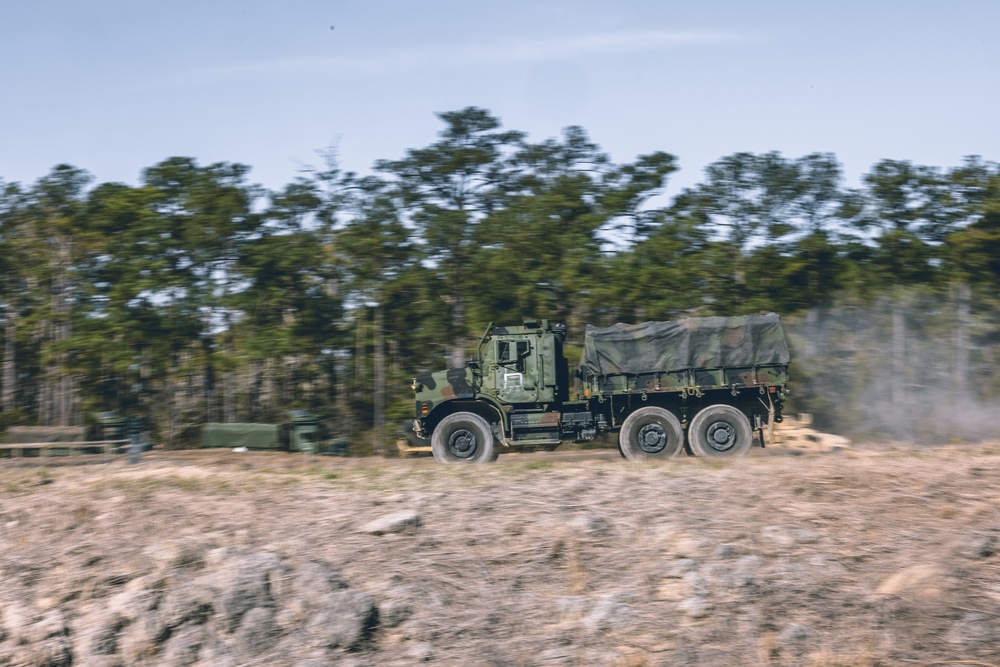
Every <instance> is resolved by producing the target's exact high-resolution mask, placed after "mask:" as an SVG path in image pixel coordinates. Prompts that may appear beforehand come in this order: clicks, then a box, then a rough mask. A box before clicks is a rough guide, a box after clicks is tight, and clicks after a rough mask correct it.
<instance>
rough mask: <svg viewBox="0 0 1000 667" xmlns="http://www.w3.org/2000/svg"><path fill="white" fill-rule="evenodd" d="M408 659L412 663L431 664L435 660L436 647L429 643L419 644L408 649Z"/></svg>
mask: <svg viewBox="0 0 1000 667" xmlns="http://www.w3.org/2000/svg"><path fill="white" fill-rule="evenodd" d="M406 657H407V658H408V659H409V660H410V661H412V662H430V661H431V660H433V659H434V647H433V646H432V645H430V644H428V643H427V642H417V643H415V644H413V645H412V646H410V648H409V649H407V651H406Z"/></svg>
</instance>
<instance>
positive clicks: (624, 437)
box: [618, 406, 684, 461]
mask: <svg viewBox="0 0 1000 667" xmlns="http://www.w3.org/2000/svg"><path fill="white" fill-rule="evenodd" d="M683 445H684V431H683V430H682V429H681V423H680V421H679V420H678V419H677V417H675V416H674V414H673V413H672V412H670V411H669V410H666V409H664V408H658V407H654V406H649V407H645V408H639V409H638V410H636V411H635V412H633V413H632V414H630V415H629V416H628V417H626V418H625V423H623V424H622V430H621V431H619V432H618V451H620V452H621V454H622V456H624V457H625V458H627V459H630V460H632V461H642V460H645V459H651V458H672V457H674V456H677V454H678V453H679V452H680V451H681V448H682V447H683Z"/></svg>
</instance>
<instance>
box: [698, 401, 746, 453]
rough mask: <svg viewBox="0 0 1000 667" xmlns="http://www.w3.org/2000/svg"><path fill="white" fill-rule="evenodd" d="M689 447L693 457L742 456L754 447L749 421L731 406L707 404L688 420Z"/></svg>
mask: <svg viewBox="0 0 1000 667" xmlns="http://www.w3.org/2000/svg"><path fill="white" fill-rule="evenodd" d="M688 444H689V445H690V446H691V451H692V452H693V453H694V455H695V456H709V457H715V458H735V457H737V456H743V455H744V454H746V453H747V450H749V449H750V445H751V444H753V431H752V430H751V429H750V420H749V419H747V417H746V415H744V414H743V413H742V412H740V411H739V410H737V409H736V408H734V407H733V406H731V405H709V406H708V407H706V408H704V409H703V410H702V411H701V412H699V413H698V414H696V415H695V416H694V419H692V420H691V424H690V425H689V426H688Z"/></svg>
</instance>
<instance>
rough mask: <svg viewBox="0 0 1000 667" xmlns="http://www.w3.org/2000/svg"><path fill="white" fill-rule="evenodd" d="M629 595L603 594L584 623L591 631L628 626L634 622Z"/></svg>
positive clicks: (585, 617)
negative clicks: (628, 603)
mask: <svg viewBox="0 0 1000 667" xmlns="http://www.w3.org/2000/svg"><path fill="white" fill-rule="evenodd" d="M628 600H629V596H628V595H626V594H624V593H612V594H611V595H602V596H601V598H600V599H599V600H598V602H597V604H596V605H594V608H593V609H592V610H591V611H590V613H589V614H587V615H586V616H584V617H583V620H582V623H583V626H584V627H585V628H587V629H588V630H590V631H591V632H599V631H602V630H611V629H614V628H624V627H628V626H629V625H630V624H631V623H632V610H631V608H629V606H628V605H627V604H625V603H626V602H627V601H628Z"/></svg>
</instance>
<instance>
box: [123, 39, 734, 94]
mask: <svg viewBox="0 0 1000 667" xmlns="http://www.w3.org/2000/svg"><path fill="white" fill-rule="evenodd" d="M743 41H747V37H746V36H744V35H740V34H736V33H728V32H711V31H690V32H672V31H663V30H642V31H632V32H617V33H604V34H591V35H580V36H569V37H556V38H552V39H544V40H542V39H537V40H519V41H515V42H508V43H502V44H501V43H497V44H489V45H477V46H460V47H453V48H448V49H444V48H439V47H435V48H428V49H420V50H397V51H390V52H388V53H385V54H383V55H378V56H331V57H315V56H313V57H310V56H302V57H292V58H281V59H276V60H261V61H250V62H243V63H236V64H232V65H221V66H214V67H208V68H204V69H200V70H195V71H188V72H185V73H183V74H180V75H177V76H171V77H169V78H165V79H160V80H158V81H155V82H150V83H149V84H148V85H144V86H142V87H143V88H146V89H150V88H172V87H179V86H190V85H199V84H208V83H217V82H220V81H226V80H232V79H236V78H243V77H248V76H252V77H270V76H282V77H284V76H304V75H306V76H316V75H332V74H341V75H343V74H366V75H373V74H391V73H399V72H408V71H413V70H416V69H421V68H424V67H429V66H433V67H436V68H457V67H465V66H469V65H504V64H518V63H531V62H545V61H555V60H567V59H579V58H587V57H590V56H607V55H615V54H629V53H639V52H654V51H663V50H667V49H675V48H686V47H704V46H715V45H721V44H732V43H737V42H743Z"/></svg>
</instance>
